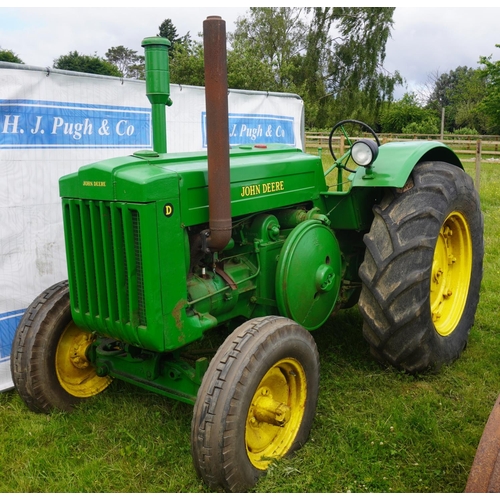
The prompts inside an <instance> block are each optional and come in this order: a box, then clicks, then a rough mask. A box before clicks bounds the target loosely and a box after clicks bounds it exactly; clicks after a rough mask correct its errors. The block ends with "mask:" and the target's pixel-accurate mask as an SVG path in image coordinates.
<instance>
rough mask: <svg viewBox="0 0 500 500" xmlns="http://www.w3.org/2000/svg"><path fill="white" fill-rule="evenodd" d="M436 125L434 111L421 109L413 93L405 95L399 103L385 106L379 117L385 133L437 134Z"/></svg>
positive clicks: (436, 119)
mask: <svg viewBox="0 0 500 500" xmlns="http://www.w3.org/2000/svg"><path fill="white" fill-rule="evenodd" d="M438 123H439V118H438V115H437V114H436V113H435V111H433V110H431V109H425V108H423V107H422V106H421V105H420V104H419V102H418V98H417V96H416V94H415V93H406V94H405V95H404V96H403V97H402V98H401V99H400V100H399V101H396V102H393V103H391V104H390V105H388V106H386V107H385V108H384V110H383V111H382V113H381V117H380V124H381V127H382V132H385V133H390V132H392V133H401V132H403V133H438V131H439V128H438ZM419 124H424V125H423V126H421V125H419Z"/></svg>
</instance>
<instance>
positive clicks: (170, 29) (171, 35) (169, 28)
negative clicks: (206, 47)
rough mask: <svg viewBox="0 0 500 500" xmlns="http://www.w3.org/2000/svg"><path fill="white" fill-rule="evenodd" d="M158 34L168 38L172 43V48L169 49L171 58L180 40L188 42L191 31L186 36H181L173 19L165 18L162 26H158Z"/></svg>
mask: <svg viewBox="0 0 500 500" xmlns="http://www.w3.org/2000/svg"><path fill="white" fill-rule="evenodd" d="M158 30H159V33H158V36H161V37H163V38H166V39H167V40H168V41H169V42H170V43H171V45H170V50H169V55H170V57H171V58H173V57H174V53H175V52H174V48H175V46H176V45H177V44H178V43H179V42H184V43H187V41H188V39H189V38H190V36H189V32H188V33H186V35H185V36H183V37H179V35H178V34H177V28H176V27H175V25H174V23H173V22H172V19H165V21H163V22H162V23H161V24H160V26H158Z"/></svg>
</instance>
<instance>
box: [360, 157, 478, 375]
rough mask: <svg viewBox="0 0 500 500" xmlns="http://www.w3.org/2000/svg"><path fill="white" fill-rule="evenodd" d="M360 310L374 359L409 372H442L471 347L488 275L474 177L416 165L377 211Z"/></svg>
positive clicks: (447, 168)
mask: <svg viewBox="0 0 500 500" xmlns="http://www.w3.org/2000/svg"><path fill="white" fill-rule="evenodd" d="M374 214H375V217H374V220H373V224H372V227H371V229H370V232H369V233H368V234H367V235H366V236H365V238H364V242H365V244H366V253H365V260H364V262H363V264H362V265H361V267H360V270H359V275H360V278H361V281H362V283H363V287H362V291H361V296H360V299H359V307H360V310H361V313H362V315H363V318H364V326H363V334H364V337H365V338H366V340H367V341H368V343H369V344H370V347H371V351H372V353H373V354H374V356H375V357H376V358H377V359H378V360H380V361H383V362H388V363H389V364H391V365H393V366H395V367H397V368H400V369H403V370H405V371H408V372H410V373H415V372H422V371H425V370H429V369H431V370H434V371H436V370H438V369H439V368H440V367H441V366H442V365H443V364H449V363H451V362H452V361H454V360H455V359H457V358H458V357H459V356H460V354H461V353H462V351H463V349H464V348H465V346H466V344H467V339H468V335H469V330H470V328H471V327H472V325H473V323H474V315H475V312H476V308H477V304H478V302H479V291H480V286H481V278H482V273H483V253H484V243H483V216H482V213H481V209H480V203H479V195H478V193H477V191H476V190H475V189H474V185H473V183H472V179H471V178H470V177H469V176H468V175H467V174H466V173H465V172H464V171H463V170H462V169H460V168H458V167H455V166H453V165H450V164H447V163H443V162H424V163H420V164H418V165H417V166H416V167H415V168H414V170H413V172H412V175H411V176H410V178H409V180H408V182H407V183H406V185H405V186H404V188H402V189H398V190H394V191H392V192H390V193H388V194H387V195H386V196H385V198H384V199H383V200H382V202H381V204H380V205H379V206H376V207H374Z"/></svg>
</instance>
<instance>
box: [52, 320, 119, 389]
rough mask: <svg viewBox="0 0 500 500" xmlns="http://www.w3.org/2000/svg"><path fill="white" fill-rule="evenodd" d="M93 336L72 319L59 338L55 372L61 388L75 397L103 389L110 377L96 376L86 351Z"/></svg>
mask: <svg viewBox="0 0 500 500" xmlns="http://www.w3.org/2000/svg"><path fill="white" fill-rule="evenodd" d="M93 340H94V336H93V335H92V334H90V333H87V332H84V331H83V330H80V329H79V328H78V327H77V326H76V325H75V323H73V321H72V322H71V323H69V324H68V326H67V327H66V328H65V329H64V332H63V333H62V335H61V338H60V339H59V343H58V344H57V350H56V373H57V378H58V379H59V383H60V384H61V386H62V388H63V389H64V390H65V391H66V392H68V393H69V394H71V395H72V396H75V397H77V398H88V397H90V396H94V395H95V394H98V393H99V392H101V391H103V390H104V389H106V387H108V385H109V384H110V383H111V381H112V379H111V378H110V377H98V376H97V374H96V371H95V368H94V367H93V366H92V365H91V364H90V363H89V361H88V359H87V356H86V351H87V348H88V347H89V345H90V344H91V343H92V342H93Z"/></svg>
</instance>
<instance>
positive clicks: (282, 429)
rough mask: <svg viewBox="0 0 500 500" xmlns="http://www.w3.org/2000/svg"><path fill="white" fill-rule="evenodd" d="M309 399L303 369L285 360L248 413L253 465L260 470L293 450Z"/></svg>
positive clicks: (264, 383) (248, 443)
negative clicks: (307, 398) (291, 448)
mask: <svg viewBox="0 0 500 500" xmlns="http://www.w3.org/2000/svg"><path fill="white" fill-rule="evenodd" d="M306 397H307V381H306V374H305V372H304V369H303V368H302V365H301V364H300V363H299V362H298V361H297V360H296V359H292V358H285V359H283V360H281V361H279V362H278V363H276V364H275V365H273V366H272V367H271V368H270V369H269V370H268V371H267V373H266V374H265V375H264V377H263V378H262V380H261V382H260V384H259V387H258V388H257V390H256V391H255V394H254V396H253V398H252V402H251V404H250V408H249V410H248V415H247V420H246V429H245V443H246V449H247V455H248V458H249V459H250V462H251V463H252V465H253V466H254V467H255V468H257V469H261V470H265V469H267V468H268V467H269V464H270V463H271V460H273V459H276V458H281V457H283V456H284V455H286V453H287V452H288V451H289V450H290V447H291V446H292V444H293V442H294V440H295V437H296V436H297V433H298V431H299V428H300V424H301V423H302V420H303V417H304V410H305V404H306Z"/></svg>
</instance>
